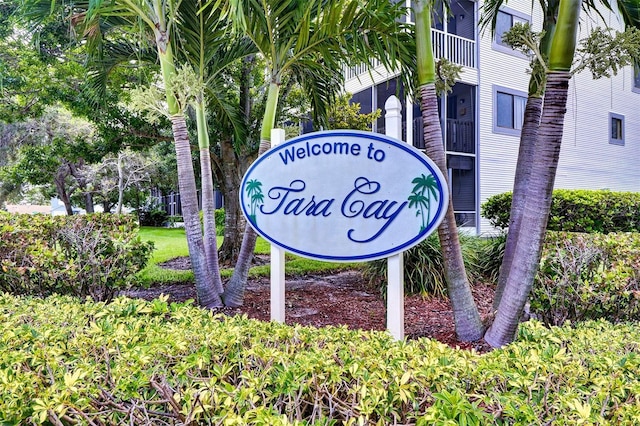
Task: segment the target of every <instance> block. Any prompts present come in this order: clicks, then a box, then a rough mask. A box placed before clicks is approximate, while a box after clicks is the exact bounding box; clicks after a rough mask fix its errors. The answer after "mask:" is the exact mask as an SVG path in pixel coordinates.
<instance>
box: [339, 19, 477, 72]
mask: <svg viewBox="0 0 640 426" xmlns="http://www.w3.org/2000/svg"><path fill="white" fill-rule="evenodd" d="M431 40H432V43H433V54H434V55H435V57H436V59H440V58H447V59H448V60H450V61H451V62H453V63H454V64H458V65H462V66H465V67H469V68H475V67H476V42H475V41H474V40H469V39H467V38H464V37H460V36H457V35H455V34H447V33H445V32H443V31H440V30H436V29H433V28H432V29H431ZM378 65H380V62H379V61H377V60H373V61H372V62H371V64H360V65H356V66H355V67H349V68H347V69H345V74H344V78H345V80H350V79H352V78H356V77H358V76H360V75H362V74H366V73H368V72H369V70H370V69H374V68H375V67H377V66H378Z"/></svg>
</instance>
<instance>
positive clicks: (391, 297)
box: [384, 96, 404, 340]
mask: <svg viewBox="0 0 640 426" xmlns="http://www.w3.org/2000/svg"><path fill="white" fill-rule="evenodd" d="M384 109H385V110H386V111H387V112H386V114H385V117H384V118H385V133H386V134H387V136H391V137H392V138H396V139H398V140H402V104H401V103H400V100H398V98H396V97H395V96H391V97H389V99H387V101H386V102H385V104H384ZM387 330H389V333H391V335H392V336H393V337H394V338H395V339H396V340H402V339H404V255H403V254H402V252H400V253H398V254H394V255H393V256H389V257H388V258H387Z"/></svg>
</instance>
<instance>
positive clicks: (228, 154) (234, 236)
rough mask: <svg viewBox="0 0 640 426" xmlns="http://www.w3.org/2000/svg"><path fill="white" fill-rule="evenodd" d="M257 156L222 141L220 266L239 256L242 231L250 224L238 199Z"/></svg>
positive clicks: (218, 166) (218, 172) (219, 164)
mask: <svg viewBox="0 0 640 426" xmlns="http://www.w3.org/2000/svg"><path fill="white" fill-rule="evenodd" d="M254 158H255V153H254V154H253V155H252V154H250V153H236V150H235V149H234V147H233V144H232V143H231V141H229V140H225V141H221V142H220V157H219V158H218V159H216V160H217V161H216V173H215V174H216V178H217V181H218V182H219V184H220V190H221V191H222V195H223V197H224V240H223V242H222V246H221V247H220V250H219V252H218V260H219V261H220V263H221V264H225V265H229V266H231V265H232V264H233V263H234V262H235V261H236V260H237V259H238V255H239V254H240V248H241V247H242V237H243V230H244V229H245V226H246V225H247V223H246V220H245V219H244V215H243V214H242V210H241V209H240V201H239V199H238V191H239V190H240V184H241V182H242V177H243V176H244V173H245V172H246V171H247V169H248V168H249V165H250V164H251V162H252V161H253V159H254Z"/></svg>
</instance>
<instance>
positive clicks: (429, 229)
mask: <svg viewBox="0 0 640 426" xmlns="http://www.w3.org/2000/svg"><path fill="white" fill-rule="evenodd" d="M328 136H329V137H334V136H349V137H357V138H363V139H369V140H375V141H379V142H383V143H386V144H388V145H392V146H394V147H396V148H400V149H402V150H404V151H405V152H407V153H409V154H410V155H412V156H413V157H414V158H416V159H417V160H418V161H420V162H421V163H422V164H424V165H425V167H426V168H427V169H429V171H430V172H431V174H432V175H434V176H438V194H439V198H438V199H439V200H443V199H445V198H446V200H447V205H444V203H442V202H439V203H438V209H437V211H436V214H435V215H434V216H433V219H432V220H431V222H429V224H428V225H427V226H426V227H425V229H423V230H422V231H421V232H420V233H419V234H417V235H416V236H415V237H414V238H412V239H411V240H409V241H407V242H406V243H404V244H402V245H400V246H396V247H393V248H391V249H388V250H384V251H380V252H376V253H371V254H367V255H358V256H330V255H320V254H315V253H307V252H305V251H303V250H300V249H297V248H295V247H290V246H287V245H285V244H282V243H281V242H279V241H277V240H276V239H274V238H273V237H271V236H269V235H267V234H265V233H264V232H262V230H261V229H260V228H259V227H258V226H257V225H256V224H255V223H253V222H252V221H251V220H250V219H249V212H247V210H246V206H245V199H244V187H245V184H246V182H247V179H248V178H249V176H250V175H251V172H252V171H253V170H254V169H255V168H256V167H258V165H259V164H260V163H262V162H263V161H265V160H266V159H268V158H269V157H270V156H271V155H272V154H274V153H275V152H276V151H278V150H281V149H285V148H286V147H287V146H289V145H293V144H297V143H300V142H303V141H310V140H313V139H318V138H325V137H328ZM427 159H428V157H427ZM429 161H431V160H429ZM441 177H443V174H442V172H441V171H440V169H439V168H438V167H437V166H436V165H435V164H433V165H432V164H430V163H429V162H428V161H425V156H424V154H423V153H422V152H421V151H419V150H418V149H417V148H414V147H413V146H411V145H409V144H407V143H406V142H403V141H399V140H397V139H395V138H392V137H390V136H386V135H383V134H380V133H373V132H363V131H358V130H325V131H321V132H314V133H307V134H304V135H301V136H298V137H295V138H293V139H290V140H288V141H286V142H284V143H282V144H280V145H277V146H275V147H273V148H271V149H269V150H268V151H266V152H265V153H264V154H262V155H261V156H260V157H258V158H257V159H256V160H255V161H254V162H253V163H252V164H251V166H249V168H248V169H247V171H246V173H245V174H244V176H243V178H242V182H241V184H240V194H239V198H240V206H241V207H242V213H243V214H244V216H245V218H246V219H247V222H248V223H249V224H250V225H251V227H252V228H253V229H254V230H255V231H256V232H257V233H258V235H260V236H261V237H263V238H264V239H266V240H267V241H269V242H270V243H272V244H275V245H276V246H278V247H281V248H283V249H285V250H286V251H289V252H291V253H294V254H297V255H300V256H302V257H306V258H310V259H316V260H325V261H332V262H364V261H370V260H376V259H382V258H386V257H389V256H392V255H394V254H397V253H400V252H402V251H404V250H406V249H408V248H411V247H413V246H414V245H416V244H418V243H419V242H420V241H422V240H424V239H425V238H427V237H428V236H429V235H430V234H431V233H433V231H434V230H435V229H436V227H437V226H438V225H439V224H440V222H441V221H442V219H443V218H444V215H443V209H444V210H446V209H447V208H448V200H449V194H448V191H447V194H446V195H445V190H444V188H443V187H442V184H446V181H445V180H444V179H441Z"/></svg>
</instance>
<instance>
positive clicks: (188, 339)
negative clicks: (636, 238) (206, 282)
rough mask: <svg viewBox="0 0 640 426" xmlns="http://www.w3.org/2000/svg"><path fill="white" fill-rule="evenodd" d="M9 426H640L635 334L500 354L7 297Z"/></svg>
mask: <svg viewBox="0 0 640 426" xmlns="http://www.w3.org/2000/svg"><path fill="white" fill-rule="evenodd" d="M0 324H1V326H2V329H3V330H4V332H3V333H2V334H1V335H0V348H1V350H0V395H3V398H1V399H0V423H4V424H18V423H20V424H76V423H79V424H91V423H92V424H125V423H126V424H138V425H140V424H170V425H178V424H225V425H227V424H229V425H232V424H257V425H278V424H280V425H285V424H295V425H302V424H320V425H330V424H347V425H352V424H407V423H412V424H416V425H432V424H436V425H445V424H468V425H479V424H482V425H484V424H514V425H542V424H558V425H561V424H581V423H582V424H601V425H606V424H611V425H632V424H638V423H639V422H640V375H638V374H637V372H638V371H639V370H640V356H638V355H637V352H638V348H639V347H640V328H639V327H638V325H637V324H626V325H625V324H621V325H616V326H613V325H611V324H609V323H606V322H603V321H599V322H589V323H585V324H581V325H579V326H578V327H576V328H575V329H574V328H571V327H562V328H552V329H547V328H544V327H543V326H542V325H541V324H540V323H538V322H530V323H527V324H524V325H523V326H522V327H521V332H520V335H519V338H518V340H517V341H516V342H515V343H513V344H511V345H509V346H507V347H505V348H504V349H499V350H495V351H492V352H490V353H487V354H484V355H479V354H477V353H475V352H473V351H464V350H458V349H451V348H449V347H447V346H445V345H443V344H441V343H439V342H436V341H433V340H429V339H418V340H415V341H409V342H396V341H394V340H393V339H392V338H391V337H390V336H389V335H388V334H386V333H384V332H368V331H351V330H348V329H346V328H344V327H341V328H336V327H327V328H324V329H314V328H310V327H301V326H295V327H290V326H286V325H282V324H278V323H273V322H259V321H255V320H249V319H247V318H246V317H241V316H236V317H228V316H225V315H213V314H212V313H211V312H209V311H205V310H201V309H198V308H195V307H192V306H188V305H184V304H168V303H167V302H166V299H157V300H155V301H153V302H145V301H141V300H132V299H126V298H117V299H115V301H114V302H113V303H111V304H107V305H105V304H103V303H93V302H84V303H80V302H78V301H75V300H74V299H71V298H69V297H62V296H53V297H49V298H47V299H45V300H42V299H37V298H20V297H15V296H11V295H7V294H4V295H0Z"/></svg>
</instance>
